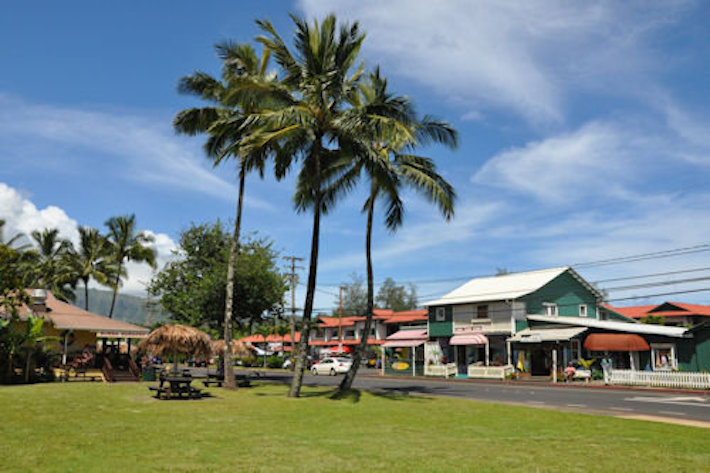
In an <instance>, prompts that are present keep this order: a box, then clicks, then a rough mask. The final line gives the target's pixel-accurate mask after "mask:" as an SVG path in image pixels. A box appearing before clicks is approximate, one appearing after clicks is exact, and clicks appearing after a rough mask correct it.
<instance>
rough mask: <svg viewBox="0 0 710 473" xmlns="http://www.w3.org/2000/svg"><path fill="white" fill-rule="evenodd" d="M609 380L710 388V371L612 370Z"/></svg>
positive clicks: (657, 385)
mask: <svg viewBox="0 0 710 473" xmlns="http://www.w3.org/2000/svg"><path fill="white" fill-rule="evenodd" d="M609 381H610V383H611V384H626V385H631V386H655V387H666V388H695V389H710V373H686V372H682V371H633V370H612V371H611V379H610V380H609Z"/></svg>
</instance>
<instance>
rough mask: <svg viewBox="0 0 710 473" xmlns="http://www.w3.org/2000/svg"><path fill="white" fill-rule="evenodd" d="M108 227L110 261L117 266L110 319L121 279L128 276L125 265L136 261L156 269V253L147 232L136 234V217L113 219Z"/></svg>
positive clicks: (125, 216) (107, 224) (133, 215)
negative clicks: (127, 262)
mask: <svg viewBox="0 0 710 473" xmlns="http://www.w3.org/2000/svg"><path fill="white" fill-rule="evenodd" d="M104 225H106V226H107V227H108V241H109V244H110V245H111V256H110V259H109V261H110V262H111V263H112V264H115V265H116V269H115V271H116V272H115V278H114V280H113V281H112V282H111V285H112V287H113V298H112V299H111V308H110V309H109V313H108V316H109V318H112V317H113V309H114V307H115V306H116V295H117V294H118V287H119V286H120V285H121V277H123V276H125V275H126V271H125V267H124V266H123V263H124V262H125V261H134V262H136V263H142V262H145V263H148V264H149V265H150V266H151V267H152V268H155V258H156V251H155V249H154V248H151V247H149V246H146V245H148V244H149V243H153V241H155V239H154V238H153V237H152V236H151V235H148V234H146V233H145V232H136V229H135V227H136V216H135V214H131V215H121V216H118V217H111V218H110V219H108V220H107V221H106V223H105V224H104Z"/></svg>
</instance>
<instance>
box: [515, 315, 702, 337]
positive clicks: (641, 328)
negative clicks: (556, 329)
mask: <svg viewBox="0 0 710 473" xmlns="http://www.w3.org/2000/svg"><path fill="white" fill-rule="evenodd" d="M527 318H528V320H532V321H534V322H548V323H552V324H563V325H572V326H574V325H577V326H582V327H591V328H601V329H604V330H613V331H615V332H626V333H645V334H648V335H665V336H666V337H678V338H682V337H683V336H685V332H687V331H688V329H686V328H683V327H666V326H664V325H653V324H635V323H629V322H616V321H613V320H597V319H589V318H585V317H548V316H545V315H528V316H527Z"/></svg>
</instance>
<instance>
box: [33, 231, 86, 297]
mask: <svg viewBox="0 0 710 473" xmlns="http://www.w3.org/2000/svg"><path fill="white" fill-rule="evenodd" d="M31 235H32V239H33V240H34V241H35V243H36V245H37V249H36V252H35V253H34V254H33V258H34V274H33V281H32V285H33V286H35V287H38V288H42V289H48V290H50V291H52V293H53V294H54V295H55V296H56V297H57V298H58V299H60V300H63V301H67V302H68V301H72V300H74V297H75V296H74V289H75V288H76V282H77V280H78V274H77V273H76V271H75V268H74V266H73V265H72V263H71V253H72V252H73V251H74V247H73V245H72V243H71V242H70V241H69V240H67V239H64V238H60V237H59V230H58V229H56V228H52V229H49V228H45V229H44V230H42V231H41V232H40V231H39V230H35V231H33V232H32V233H31Z"/></svg>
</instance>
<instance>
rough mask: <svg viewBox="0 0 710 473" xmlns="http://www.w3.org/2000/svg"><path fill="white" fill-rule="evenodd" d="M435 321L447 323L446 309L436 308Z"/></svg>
mask: <svg viewBox="0 0 710 473" xmlns="http://www.w3.org/2000/svg"><path fill="white" fill-rule="evenodd" d="M434 320H436V321H437V322H446V307H436V308H435V309H434Z"/></svg>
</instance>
